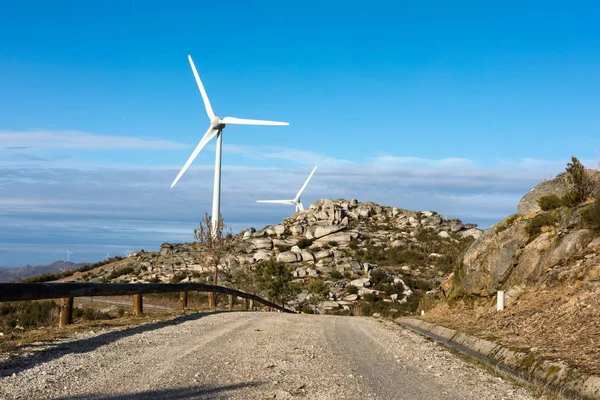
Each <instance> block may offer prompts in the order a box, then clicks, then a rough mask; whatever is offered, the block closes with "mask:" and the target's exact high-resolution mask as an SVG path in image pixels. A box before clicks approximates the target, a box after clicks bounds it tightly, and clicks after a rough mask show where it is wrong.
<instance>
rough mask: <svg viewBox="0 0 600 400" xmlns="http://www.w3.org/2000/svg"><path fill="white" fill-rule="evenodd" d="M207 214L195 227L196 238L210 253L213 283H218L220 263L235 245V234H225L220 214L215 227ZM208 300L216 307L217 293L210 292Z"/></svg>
mask: <svg viewBox="0 0 600 400" xmlns="http://www.w3.org/2000/svg"><path fill="white" fill-rule="evenodd" d="M205 214H206V215H205V217H204V220H202V221H200V224H199V226H198V229H194V239H196V241H197V242H198V245H199V246H200V248H201V249H203V250H204V251H205V253H206V254H207V255H208V257H207V258H206V261H207V262H208V265H209V267H210V268H212V269H213V272H214V275H213V284H214V285H217V284H218V277H219V265H221V263H222V262H223V259H224V257H225V255H227V254H228V253H229V252H230V251H231V249H232V247H233V235H232V234H231V231H230V232H228V233H227V234H225V235H224V231H225V228H226V225H225V221H223V217H222V216H221V215H220V214H219V219H218V221H217V223H216V226H215V227H213V223H212V218H211V217H210V216H209V215H208V213H205ZM200 261H201V260H200ZM208 301H209V306H210V307H216V306H217V296H216V293H209V296H208Z"/></svg>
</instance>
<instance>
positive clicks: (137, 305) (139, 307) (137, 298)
mask: <svg viewBox="0 0 600 400" xmlns="http://www.w3.org/2000/svg"><path fill="white" fill-rule="evenodd" d="M143 314H144V300H143V299H142V295H141V294H134V295H133V315H135V316H136V317H139V316H142V315H143Z"/></svg>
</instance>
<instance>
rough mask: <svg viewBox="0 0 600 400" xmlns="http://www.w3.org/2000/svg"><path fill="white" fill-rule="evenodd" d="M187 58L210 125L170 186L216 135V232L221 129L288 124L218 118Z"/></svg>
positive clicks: (173, 184)
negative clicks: (235, 126) (233, 126)
mask: <svg viewBox="0 0 600 400" xmlns="http://www.w3.org/2000/svg"><path fill="white" fill-rule="evenodd" d="M188 60H189V62H190V66H191V67H192V72H193V73H194V78H196V83H197V84H198V89H199V90H200V95H201V96H202V100H203V101H204V108H205V109H206V114H207V115H208V119H209V120H210V125H209V127H208V130H207V131H206V133H205V134H204V136H203V137H202V139H200V143H198V146H196V148H195V149H194V151H193V152H192V155H191V156H190V158H188V160H187V162H186V163H185V165H184V166H183V168H181V171H179V174H178V175H177V177H176V178H175V180H174V181H173V183H172V184H171V187H173V186H175V184H176V183H177V181H179V179H180V178H181V177H182V176H183V174H184V173H185V171H186V170H187V169H188V168H189V166H190V164H192V162H193V161H194V159H195V158H196V156H197V155H198V153H200V151H201V150H202V149H203V148H204V146H206V144H207V143H208V142H210V140H211V139H212V138H213V137H215V136H216V137H217V151H216V156H215V180H214V186H213V204H212V216H211V218H212V229H213V232H216V230H217V226H218V222H219V212H220V206H221V204H220V203H221V150H222V147H223V129H224V128H225V126H226V125H228V124H231V125H279V126H285V125H289V123H287V122H277V121H263V120H258V119H244V118H235V117H225V118H220V117H218V116H217V115H215V113H214V111H213V109H212V106H211V105H210V101H209V100H208V96H207V95H206V90H204V86H203V85H202V81H201V80H200V76H199V75H198V71H196V66H195V65H194V61H192V56H190V55H188Z"/></svg>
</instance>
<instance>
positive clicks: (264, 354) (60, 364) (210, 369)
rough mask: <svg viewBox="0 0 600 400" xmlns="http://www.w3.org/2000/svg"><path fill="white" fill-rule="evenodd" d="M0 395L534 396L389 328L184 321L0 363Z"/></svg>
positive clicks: (268, 317) (330, 321)
mask: <svg viewBox="0 0 600 400" xmlns="http://www.w3.org/2000/svg"><path fill="white" fill-rule="evenodd" d="M0 398H2V399H75V400H79V399H90V400H92V399H93V400H100V399H103V400H109V399H110V400H113V399H140V400H141V399H154V398H156V399H168V400H175V399H250V400H252V399H273V398H275V399H295V398H304V399H323V400H326V399H361V398H365V399H411V400H421V399H423V400H424V399H461V400H462V399H478V400H479V399H511V400H519V399H534V398H536V397H534V396H533V395H532V394H531V393H530V392H529V391H528V390H527V389H525V388H523V387H516V386H514V385H512V384H510V383H509V382H507V381H505V380H503V379H501V378H499V377H496V376H493V375H491V374H489V373H488V372H486V371H485V370H483V369H481V368H480V367H478V366H476V365H474V364H472V363H470V362H465V361H463V360H462V359H461V358H458V357H456V356H455V355H453V354H451V353H450V352H449V351H448V350H446V349H445V348H443V347H442V346H440V345H438V344H436V343H435V342H432V341H430V340H429V339H426V338H424V337H422V336H419V335H417V334H415V333H412V332H410V331H408V330H406V329H404V328H402V327H400V326H398V325H396V324H394V323H393V322H389V321H380V320H376V319H373V318H359V317H337V316H320V315H304V314H303V315H290V314H280V313H262V312H255V313H242V312H230V313H214V314H193V315H189V316H183V317H180V318H177V319H175V320H172V321H168V322H155V323H148V324H145V325H142V326H136V327H130V328H127V329H121V330H115V331H104V332H89V333H85V334H79V336H78V337H75V338H71V339H69V340H65V341H62V342H56V343H52V344H49V345H48V344H40V345H39V346H33V347H32V348H31V351H30V353H29V354H25V355H21V356H19V357H17V358H13V359H11V360H9V361H3V362H2V363H0Z"/></svg>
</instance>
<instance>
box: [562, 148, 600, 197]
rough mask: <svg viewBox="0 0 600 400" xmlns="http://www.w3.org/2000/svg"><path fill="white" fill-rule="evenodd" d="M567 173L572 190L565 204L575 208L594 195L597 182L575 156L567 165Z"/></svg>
mask: <svg viewBox="0 0 600 400" xmlns="http://www.w3.org/2000/svg"><path fill="white" fill-rule="evenodd" d="M566 171H567V183H568V184H569V186H570V188H569V191H568V192H567V194H566V195H565V196H564V198H563V202H564V203H565V205H566V206H569V207H575V206H577V205H578V204H579V203H581V202H582V201H585V200H587V199H588V198H589V197H590V196H591V195H592V194H593V193H594V190H595V189H596V188H595V182H594V180H593V179H592V177H591V176H590V175H589V174H588V173H587V171H586V170H585V167H584V166H583V164H582V163H581V162H580V161H579V160H578V159H577V157H575V156H572V157H571V162H569V163H567V168H566Z"/></svg>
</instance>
